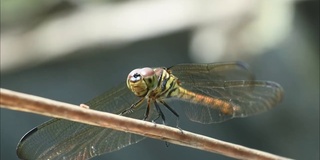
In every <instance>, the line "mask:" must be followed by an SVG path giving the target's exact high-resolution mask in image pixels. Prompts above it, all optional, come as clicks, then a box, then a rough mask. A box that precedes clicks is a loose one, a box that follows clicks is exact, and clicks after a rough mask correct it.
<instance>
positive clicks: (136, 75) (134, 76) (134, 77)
mask: <svg viewBox="0 0 320 160" xmlns="http://www.w3.org/2000/svg"><path fill="white" fill-rule="evenodd" d="M140 70H141V69H135V70H133V71H131V72H130V73H129V75H128V78H127V79H128V80H129V81H130V82H137V81H140V80H141V79H142V77H141V74H140Z"/></svg>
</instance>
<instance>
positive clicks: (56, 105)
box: [0, 88, 289, 160]
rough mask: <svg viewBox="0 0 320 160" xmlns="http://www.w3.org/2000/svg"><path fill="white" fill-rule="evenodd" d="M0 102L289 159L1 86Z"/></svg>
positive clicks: (211, 148) (204, 146)
mask: <svg viewBox="0 0 320 160" xmlns="http://www.w3.org/2000/svg"><path fill="white" fill-rule="evenodd" d="M0 105H1V108H7V109H12V110H18V111H23V112H31V113H35V114H40V115H45V116H50V117H55V118H62V119H66V120H70V121H75V122H81V123H85V124H89V125H95V126H100V127H105V128H111V129H115V130H119V131H125V132H131V133H135V134H139V135H143V136H146V137H150V138H155V139H159V140H164V141H167V142H170V143H174V144H178V145H182V146H187V147H191V148H196V149H200V150H204V151H208V152H214V153H219V154H222V155H225V156H228V157H233V158H237V159H261V160H271V159H279V160H287V159H289V158H285V157H280V156H277V155H273V154H270V153H266V152H262V151H259V150H255V149H250V148H247V147H243V146H240V145H236V144H232V143H228V142H223V141H220V140H216V139H213V138H210V137H206V136H202V135H198V134H195V133H192V132H188V131H183V133H181V131H180V130H179V129H177V128H173V127H169V126H165V125H161V124H157V125H154V123H151V122H147V121H142V120H137V119H132V118H128V117H124V116H119V115H115V114H112V113H106V112H99V111H95V110H91V109H86V108H84V107H79V106H76V105H72V104H68V103H63V102H58V101H54V100H50V99H46V98H42V97H37V96H33V95H28V94H24V93H19V92H15V91H10V90H7V89H2V88H1V89H0Z"/></svg>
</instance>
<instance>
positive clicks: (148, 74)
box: [139, 67, 155, 78]
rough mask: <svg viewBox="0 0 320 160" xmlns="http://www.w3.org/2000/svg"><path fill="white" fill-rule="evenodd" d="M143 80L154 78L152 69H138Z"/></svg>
mask: <svg viewBox="0 0 320 160" xmlns="http://www.w3.org/2000/svg"><path fill="white" fill-rule="evenodd" d="M139 73H140V74H141V75H142V76H143V77H144V78H146V77H152V76H154V74H155V73H154V71H153V69H152V68H149V67H145V68H142V69H140V72H139Z"/></svg>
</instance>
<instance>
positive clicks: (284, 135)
mask: <svg viewBox="0 0 320 160" xmlns="http://www.w3.org/2000/svg"><path fill="white" fill-rule="evenodd" d="M234 60H237V61H239V60H240V61H245V62H247V63H249V64H250V66H251V67H252V70H253V72H254V73H255V75H256V78H257V79H260V80H271V81H275V82H278V83H279V84H281V85H282V86H283V88H284V90H285V98H284V100H283V102H282V103H281V104H280V105H278V106H277V107H276V108H275V109H273V110H271V111H269V112H266V113H263V114H260V115H258V116H253V117H248V118H243V119H233V120H230V121H227V122H224V123H219V124H211V125H203V124H197V123H194V122H191V121H189V120H188V119H187V118H186V117H185V116H184V114H183V113H180V112H181V110H180V109H179V108H177V111H178V112H179V113H180V115H181V116H182V118H181V120H180V127H182V128H183V129H185V130H188V131H192V132H195V133H199V134H203V135H207V136H210V137H214V138H217V139H221V140H224V141H228V142H231V143H236V144H240V145H243V146H247V147H250V148H255V149H258V150H262V151H266V152H270V153H273V154H278V155H281V156H286V157H290V158H294V159H319V1H303V0H300V1H299V0H298V1H294V0H282V1H277V0H270V1H268V0H262V1H254V0H239V1H231V0H225V1H214V0H188V1H182V0H177V1H168V0H162V1H156V0H153V1H145V0H139V1H138V0H135V1H127V0H122V1H104V0H99V1H90V2H89V1H81V0H80V1H72V0H58V1H40V0H30V1H20V0H1V88H6V89H10V90H14V91H19V92H24V93H29V94H33V95H37V96H42V97H46V98H50V99H54V100H59V101H63V102H68V103H72V104H80V103H83V102H86V101H88V100H90V99H91V98H93V97H95V96H96V95H98V94H100V93H102V92H104V91H106V90H108V89H110V88H112V87H113V86H115V85H117V84H119V83H123V82H124V81H125V79H126V76H127V74H128V73H129V72H130V71H131V70H132V69H134V68H138V67H144V66H151V67H157V66H166V67H169V66H172V65H175V64H179V63H186V62H194V63H206V62H222V61H234ZM0 111H1V159H18V158H17V156H16V154H15V147H16V145H17V143H18V141H19V139H20V138H21V137H22V136H23V135H24V134H25V133H26V132H27V131H28V130H30V129H31V128H33V127H35V126H37V125H39V124H41V123H43V122H45V121H46V120H48V119H49V118H48V117H44V116H39V115H34V114H30V113H22V112H16V111H11V110H6V109H1V110H0ZM167 117H170V116H169V115H168V116H167ZM171 124H173V123H171ZM94 159H95V160H99V159H153V160H157V159H159V160H160V159H185V160H189V159H190V160H191V159H230V158H227V157H225V156H222V155H218V154H212V153H207V152H204V151H199V150H194V149H190V148H185V147H181V146H176V145H169V147H166V145H165V143H164V142H162V141H157V140H153V139H147V140H144V141H142V142H140V143H138V144H135V145H131V146H129V147H126V148H124V149H121V150H119V151H116V152H112V153H109V154H105V155H102V156H99V157H96V158H94Z"/></svg>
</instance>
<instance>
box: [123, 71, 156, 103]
mask: <svg viewBox="0 0 320 160" xmlns="http://www.w3.org/2000/svg"><path fill="white" fill-rule="evenodd" d="M157 83H158V78H157V75H156V73H155V71H154V70H153V69H152V68H148V67H146V68H138V69H135V70H133V71H131V72H130V73H129V75H128V78H127V86H128V88H129V89H130V90H131V91H132V92H133V93H134V94H135V95H136V96H139V97H143V96H145V95H147V93H148V91H150V90H153V89H154V88H155V87H156V86H157Z"/></svg>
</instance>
